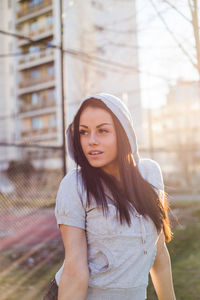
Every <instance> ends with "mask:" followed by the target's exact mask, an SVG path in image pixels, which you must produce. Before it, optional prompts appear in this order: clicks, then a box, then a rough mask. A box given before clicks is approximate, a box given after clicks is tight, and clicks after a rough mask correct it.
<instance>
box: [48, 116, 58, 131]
mask: <svg viewBox="0 0 200 300" xmlns="http://www.w3.org/2000/svg"><path fill="white" fill-rule="evenodd" d="M49 126H50V127H51V128H53V127H56V116H55V115H51V116H50V118H49Z"/></svg>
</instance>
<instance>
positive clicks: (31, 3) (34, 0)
mask: <svg viewBox="0 0 200 300" xmlns="http://www.w3.org/2000/svg"><path fill="white" fill-rule="evenodd" d="M42 2H43V0H31V1H29V2H28V6H29V7H30V8H31V7H33V6H36V5H39V4H41V3H42Z"/></svg>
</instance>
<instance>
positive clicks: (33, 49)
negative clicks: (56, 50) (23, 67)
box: [29, 46, 40, 53]
mask: <svg viewBox="0 0 200 300" xmlns="http://www.w3.org/2000/svg"><path fill="white" fill-rule="evenodd" d="M36 52H40V46H30V48H29V53H36Z"/></svg>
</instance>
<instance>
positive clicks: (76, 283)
mask: <svg viewBox="0 0 200 300" xmlns="http://www.w3.org/2000/svg"><path fill="white" fill-rule="evenodd" d="M60 231H61V235H62V240H63V244H64V247H65V263H64V268H63V271H62V275H61V278H60V282H59V288H58V300H71V299H73V300H84V299H85V297H86V294H87V289H88V281H89V269H88V261H87V242H86V235H85V230H84V229H81V228H78V227H74V226H69V225H60Z"/></svg>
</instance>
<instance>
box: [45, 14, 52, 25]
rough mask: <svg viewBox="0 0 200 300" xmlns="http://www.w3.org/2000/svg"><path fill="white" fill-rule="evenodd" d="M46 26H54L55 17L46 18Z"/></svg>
mask: <svg viewBox="0 0 200 300" xmlns="http://www.w3.org/2000/svg"><path fill="white" fill-rule="evenodd" d="M46 24H47V26H51V25H52V24H53V16H52V15H48V16H47V17H46Z"/></svg>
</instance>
